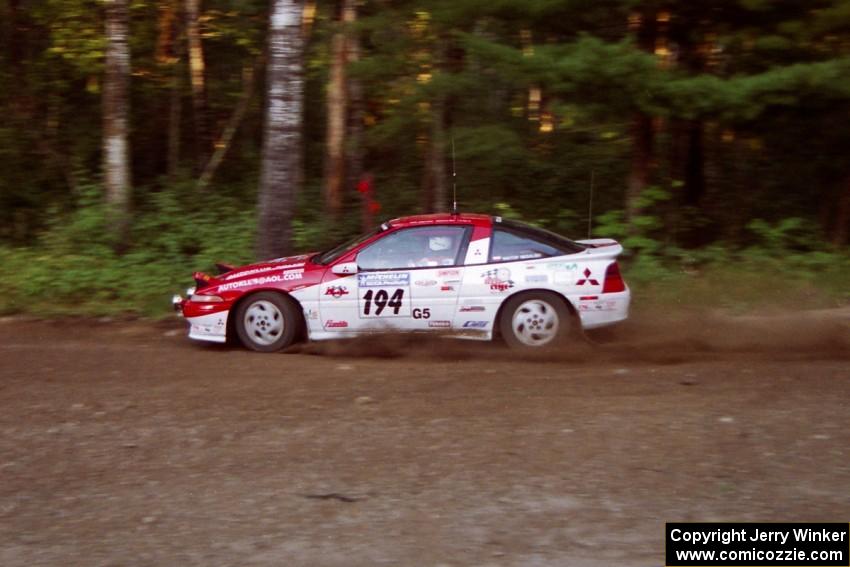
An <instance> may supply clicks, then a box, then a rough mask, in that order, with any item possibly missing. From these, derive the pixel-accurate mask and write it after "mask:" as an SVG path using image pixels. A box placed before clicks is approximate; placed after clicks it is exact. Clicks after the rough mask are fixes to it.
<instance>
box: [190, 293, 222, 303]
mask: <svg viewBox="0 0 850 567" xmlns="http://www.w3.org/2000/svg"><path fill="white" fill-rule="evenodd" d="M189 301H194V302H195V303H221V302H222V301H224V299H222V298H220V297H219V296H217V295H197V294H194V293H193V294H192V295H191V296H189Z"/></svg>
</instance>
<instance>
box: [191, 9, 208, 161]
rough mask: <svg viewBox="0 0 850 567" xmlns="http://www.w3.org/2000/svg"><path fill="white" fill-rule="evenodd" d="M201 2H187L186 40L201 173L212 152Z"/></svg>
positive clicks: (196, 158) (196, 143) (196, 156)
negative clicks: (202, 39)
mask: <svg viewBox="0 0 850 567" xmlns="http://www.w3.org/2000/svg"><path fill="white" fill-rule="evenodd" d="M200 17H201V0H186V38H187V40H188V44H189V80H190V83H191V88H192V115H193V119H194V124H195V154H196V155H195V160H196V161H195V169H196V171H197V172H201V171H202V170H203V168H204V166H205V165H206V163H207V159H208V158H209V151H210V133H209V124H208V116H207V85H206V66H205V64H204V48H203V44H202V43H201V24H200Z"/></svg>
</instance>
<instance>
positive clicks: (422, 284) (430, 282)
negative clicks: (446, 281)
mask: <svg viewBox="0 0 850 567" xmlns="http://www.w3.org/2000/svg"><path fill="white" fill-rule="evenodd" d="M413 283H414V284H415V285H418V286H420V287H429V286H432V285H437V280H416V281H415V282H413Z"/></svg>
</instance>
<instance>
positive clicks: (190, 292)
mask: <svg viewBox="0 0 850 567" xmlns="http://www.w3.org/2000/svg"><path fill="white" fill-rule="evenodd" d="M194 294H195V288H194V287H187V288H186V297H192V296H193V295H194Z"/></svg>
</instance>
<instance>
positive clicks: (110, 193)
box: [103, 0, 131, 240]
mask: <svg viewBox="0 0 850 567" xmlns="http://www.w3.org/2000/svg"><path fill="white" fill-rule="evenodd" d="M127 2H128V0H107V2H106V73H105V77H104V81H103V172H104V185H105V188H106V203H107V205H108V207H109V209H110V214H111V215H113V221H114V222H113V223H112V226H113V227H114V229H115V231H116V236H118V237H119V240H120V239H123V237H125V236H126V232H127V228H128V226H129V213H130V191H131V186H130V150H129V141H128V124H127V123H128V119H127V117H128V115H129V106H130V103H129V99H128V97H127V91H128V87H129V82H130V48H129V46H128V43H127V40H128V37H127V36H128V6H127Z"/></svg>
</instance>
